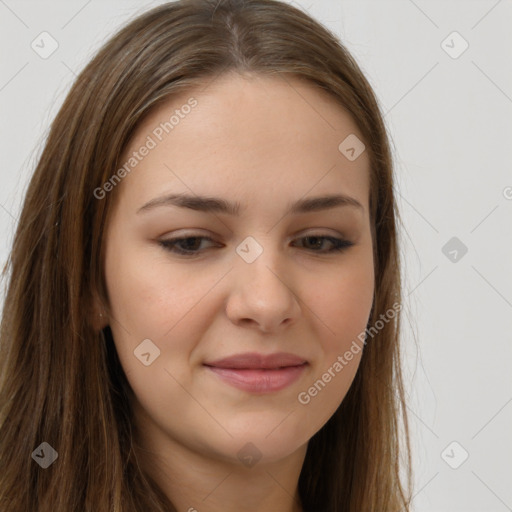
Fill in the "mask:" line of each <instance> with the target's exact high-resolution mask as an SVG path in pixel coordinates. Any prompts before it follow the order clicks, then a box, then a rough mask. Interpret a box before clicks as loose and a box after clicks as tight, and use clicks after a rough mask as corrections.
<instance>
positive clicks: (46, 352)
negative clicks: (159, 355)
mask: <svg viewBox="0 0 512 512" xmlns="http://www.w3.org/2000/svg"><path fill="white" fill-rule="evenodd" d="M227 71H235V72H245V71H248V72H251V73H260V74H266V75H271V74H279V76H281V77H286V76H289V77H300V78H302V79H306V80H308V81H309V82H310V83H313V84H315V85H316V86H318V87H319V88H321V89H322V90H324V91H327V92H328V93H329V94H330V95H332V97H333V98H334V99H335V100H336V101H338V102H339V104H340V105H342V106H343V107H345V108H346V109H348V111H349V112H350V113H351V114H352V116H353V118H354V120H355V122H356V123H357V125H358V127H359V129H360V130H361V133H362V135H363V137H364V142H365V145H366V149H367V151H368V154H369V157H370V163H371V179H370V184H371V185H370V210H371V211H370V216H371V223H372V237H373V247H374V261H375V296H374V303H373V308H372V312H371V315H370V319H369V322H368V326H372V325H374V324H375V322H376V321H377V320H378V319H379V318H381V316H380V315H382V314H383V313H385V312H386V311H388V310H390V308H392V307H393V304H396V303H400V300H401V281H400V271H399V269H400V261H399V252H398V247H397V226H398V221H399V218H398V214H397V209H396V203H395V199H394V195H393V171H392V158H391V154H390V149H389V142H388V138H387V134H386V130H385V126H384V123H383V119H382V115H381V113H380V110H379V106H378V103H377V101H376V99H375V96H374V93H373V92H372V89H371V87H370V85H369V83H368V82H367V80H366V79H365V77H364V75H363V74H362V72H361V70H360V68H359V67H358V65H357V64H356V62H355V61H354V60H353V58H352V57H351V56H350V55H349V53H348V52H347V50H346V49H345V48H344V47H343V46H342V44H341V43H340V42H339V40H338V39H337V38H336V37H335V36H334V35H333V34H332V33H330V32H329V31H328V30H327V29H325V28H324V27H323V26H321V25H320V24H319V23H317V22H316V21H314V20H313V19H311V18H310V17H309V16H308V15H307V14H305V13H304V12H302V11H301V10H299V9H296V8H294V7H292V6H289V5H287V4H284V3H281V2H278V1H275V0H226V1H223V0H221V1H219V0H181V1H177V2H172V3H167V4H164V5H161V6H159V7H157V8H154V9H152V10H150V11H148V12H147V13H145V14H143V15H141V16H139V17H138V18H136V19H135V20H133V21H132V22H130V23H129V24H128V25H127V26H125V27H124V28H123V29H122V30H120V31H119V32H118V33H117V34H116V35H115V36H114V37H113V38H112V39H110V40H109V41H108V42H107V43H106V44H105V45H104V47H103V48H102V49H101V50H100V51H99V52H98V54H97V55H96V56H95V58H94V59H93V60H92V61H91V62H90V63H89V64H88V65H87V67H86V68H85V69H84V70H83V71H82V73H81V74H80V75H79V76H78V78H77V80H76V82H75V83H74V85H73V87H72V89H71V91H70V92H69V94H68V96H67V97H66V99H65V101H64V104H63V105H62V107H61V109H60V111H59V113H58V115H57V116H56V119H55V120H54V122H53V125H52V128H51V131H50V134H49V136H48V138H47V141H46V144H45V147H44V150H43V152H42V155H41V157H40V159H39V162H38V165H37V167H36V169H35V172H34V175H33V177H32V179H31V181H30V185H29V188H28V190H27V193H26V197H25V201H24V205H23V208H22V212H21V216H20V218H19V223H18V226H17V231H16V233H15V238H14V242H13V247H12V251H11V254H10V257H9V259H8V262H7V265H6V267H5V269H4V277H6V278H8V285H7V292H6V298H5V304H4V310H3V316H2V324H1V332H0V336H1V337H0V347H1V357H0V509H1V510H2V512H26V511H28V510H30V511H38V512H47V511H48V512H49V511H52V512H53V511H55V510H57V511H61V510H62V511H63V510H69V511H75V510H76V511H78V510H80V511H94V512H102V511H105V512H106V511H108V512H121V511H122V512H135V511H149V510H152V511H160V512H163V511H170V510H175V508H174V506H173V505H172V504H171V503H170V501H169V500H168V498H167V497H166V496H165V494H164V493H163V491H162V490H161V489H160V488H159V487H158V485H157V484H156V483H155V481H154V480H152V479H151V478H150V477H149V475H147V474H146V473H145V472H144V471H143V470H142V468H141V466H140V465H139V460H140V459H138V457H137V445H136V443H135V442H134V439H133V436H132V430H131V429H132V426H131V425H132V413H131V409H130V399H131V396H132V395H131V393H132V391H131V389H130V386H129V385H128V382H127V380H126V376H125V375H124V372H123V370H122V368H121V365H120V363H119V359H118V358H117V354H116V351H115V348H114V345H113V341H112V333H111V331H110V329H109V328H108V327H106V328H105V329H104V330H103V331H100V332H98V330H97V329H94V328H93V326H92V322H91V311H92V307H93V306H92V304H93V298H94V297H98V298H99V300H101V301H102V302H103V303H104V304H105V305H106V307H108V297H107V293H106V287H105V281H104V275H103V258H102V256H103V255H102V247H103V245H102V240H103V235H104V232H105V225H106V222H107V219H108V213H109V209H110V208H111V207H112V200H113V198H114V196H115V194H114V193H111V194H107V195H106V197H105V198H103V199H102V200H98V199H97V198H96V197H95V195H94V190H95V189H97V188H98V187H101V186H102V185H103V184H104V183H105V182H106V181H107V180H108V179H109V178H110V177H111V176H112V175H113V173H114V172H115V171H116V170H117V169H118V168H119V166H120V165H122V162H121V155H122V154H123V151H124V150H125V148H126V147H127V144H128V143H129V141H130V138H131V137H132V136H133V134H134V132H135V130H136V128H137V126H138V125H139V123H140V122H141V120H142V118H143V117H144V116H145V115H147V114H148V112H149V111H150V109H152V108H154V107H156V106H158V105H159V104H161V102H162V101H166V100H168V99H169V98H171V97H172V95H173V94H175V93H177V92H178V91H180V92H181V91H182V90H184V89H186V88H189V87H192V86H194V85H197V84H198V83H200V82H204V81H205V80H206V79H213V78H214V77H215V76H218V75H220V74H221V73H224V72H227ZM399 329H400V314H399V312H398V313H397V315H396V316H395V318H394V320H393V321H390V322H387V323H386V324H385V325H384V326H383V328H382V329H380V330H379V332H378V334H376V335H375V336H374V337H372V339H371V340H369V341H368V344H367V346H366V348H365V350H364V352H363V356H362V359H361V363H360V366H359V368H358V371H357V374H356V376H355V379H354V382H353V384H352V386H351V387H350V389H349V392H348V394H347V395H346V397H345V399H344V400H343V402H342V404H341V405H340V407H339V408H338V410H337V411H336V412H335V414H334V415H333V416H332V417H331V418H330V419H329V421H328V422H327V423H326V424H325V425H324V427H323V428H322V429H321V430H320V431H319V432H317V434H315V435H314V436H313V438H312V439H311V440H310V442H309V444H308V449H307V454H306V458H305V462H304V465H303V468H302V472H301V474H300V479H299V494H300V498H301V501H302V505H303V507H304V510H315V511H326V512H341V511H344V512H368V511H374V512H384V511H396V512H398V511H399V510H408V508H409V503H410V495H411V490H410V487H411V464H410V447H409V437H408V428H407V416H406V414H405V412H406V411H405V397H404V389H403V384H402V376H401V375H402V374H401V363H400V350H399ZM400 433H403V434H404V435H403V436H402V435H401V434H400ZM43 442H46V443H48V444H49V445H50V446H51V447H53V448H54V449H55V450H56V451H57V452H58V459H57V461H56V462H55V463H54V464H52V465H51V466H50V467H49V468H47V469H43V468H42V467H40V465H38V464H36V463H35V458H34V457H33V452H34V450H36V448H39V447H40V445H41V443H43ZM45 447H46V445H44V446H43V448H45ZM46 448H47V447H46ZM39 449H40V448H39ZM404 470H405V473H404V474H405V475H406V476H407V486H406V485H404V484H403V483H402V481H401V478H400V474H399V473H401V472H402V471H404Z"/></svg>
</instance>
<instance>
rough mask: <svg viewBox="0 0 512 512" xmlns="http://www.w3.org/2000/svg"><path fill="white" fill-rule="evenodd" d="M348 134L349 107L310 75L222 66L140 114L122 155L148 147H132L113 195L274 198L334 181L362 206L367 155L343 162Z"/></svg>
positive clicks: (323, 188) (354, 131) (322, 188)
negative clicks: (227, 70)
mask: <svg viewBox="0 0 512 512" xmlns="http://www.w3.org/2000/svg"><path fill="white" fill-rule="evenodd" d="M354 135H355V136H356V137H358V138H359V139H362V135H361V134H360V131H359V129H358V127H357V124H356V123H355V121H354V119H353V118H352V116H351V115H350V114H349V112H348V111H347V110H346V109H345V108H343V107H342V106H341V105H339V104H338V103H337V102H336V101H335V100H334V99H333V98H332V97H331V96H330V95H329V94H327V93H326V92H325V91H322V90H321V89H319V88H318V87H316V86H315V85H314V84H311V83H309V82H307V81H305V80H301V79H298V78H295V77H293V78H292V77H290V76H287V77H282V76H271V77H270V76H261V75H244V76H241V75H239V74H236V73H229V74H225V75H222V76H219V77H216V78H215V79H213V80H212V79H210V80H205V81H204V83H202V84H200V85H197V86H195V87H194V88H191V89H189V90H187V91H181V92H180V93H179V94H177V95H174V96H173V97H172V98H170V99H169V100H167V101H166V102H164V103H162V104H161V105H159V106H158V107H157V108H155V109H154V110H153V111H152V112H151V113H150V114H149V115H147V116H146V117H145V118H144V120H143V122H142V123H141V124H140V125H139V127H138V129H137V131H136V133H135V136H134V137H133V139H132V140H131V142H130V144H129V146H128V148H127V150H126V151H125V153H124V155H123V157H122V161H123V163H126V162H128V161H129V159H130V158H133V153H134V152H139V151H138V150H139V149H141V148H143V147H144V146H147V147H150V149H149V150H148V151H144V153H145V155H144V156H143V157H141V156H140V155H138V158H139V159H138V160H137V163H136V166H135V167H133V171H131V172H130V173H129V175H128V176H127V177H126V178H125V179H124V180H123V183H122V184H121V185H122V187H123V188H125V189H126V191H125V192H124V193H123V194H124V195H125V196H126V197H127V198H129V199H130V200H134V201H135V200H139V202H140V201H141V200H143V199H144V198H145V199H150V198H151V196H152V195H154V194H156V193H160V192H164V191H165V192H166V191H170V190H172V191H177V192H187V193H197V194H210V195H217V196H218V195H223V191H225V193H224V195H226V193H231V194H235V195H237V197H241V198H243V197H246V198H249V197H250V196H253V195H254V194H259V195H260V197H261V194H262V193H263V194H265V193H266V194H267V195H269V196H270V195H273V194H277V195H276V196H275V198H276V199H278V198H279V197H282V194H283V192H287V193H290V194H291V195H292V196H303V195H305V194H307V193H308V190H311V192H312V193H317V192H318V193H321V192H333V188H336V189H337V190H338V191H339V192H343V193H348V194H351V195H355V196H358V199H359V200H360V201H361V202H362V203H365V204H366V206H365V208H367V196H368V187H369V158H368V155H367V154H366V152H363V153H362V154H361V155H360V156H359V157H358V158H357V159H356V160H354V161H350V160H349V159H347V158H346V156H345V155H344V154H343V153H342V152H341V151H340V149H339V146H340V143H342V141H344V140H345V139H347V137H353V136H354ZM132 163H135V162H132ZM283 200H284V201H287V198H283Z"/></svg>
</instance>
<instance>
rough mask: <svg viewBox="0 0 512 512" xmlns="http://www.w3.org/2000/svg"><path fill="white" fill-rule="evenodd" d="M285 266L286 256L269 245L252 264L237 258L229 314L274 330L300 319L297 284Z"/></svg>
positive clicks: (239, 322) (245, 323)
mask: <svg viewBox="0 0 512 512" xmlns="http://www.w3.org/2000/svg"><path fill="white" fill-rule="evenodd" d="M283 267H284V261H283V257H282V256H279V255H278V254H277V251H271V250H270V249H269V248H266V249H265V250H264V251H263V253H262V254H261V255H260V256H259V257H258V258H257V259H256V260H255V261H253V262H252V263H247V262H246V261H244V260H243V259H241V258H237V260H236V262H235V268H234V269H233V271H232V272H230V274H229V275H230V280H231V281H230V293H229V297H228V301H227V305H226V314H227V316H228V317H229V319H230V320H231V321H232V322H233V323H234V324H236V325H239V326H253V327H254V328H255V329H258V330H259V331H262V332H265V333H272V332H278V331H279V330H280V329H283V328H285V327H286V326H289V325H291V324H293V323H295V322H296V321H297V318H298V317H299V315H300V313H301V306H300V300H299V297H298V296H297V294H296V292H295V290H294V286H295V285H296V283H294V282H293V277H292V276H291V272H289V271H285V270H284V269H283Z"/></svg>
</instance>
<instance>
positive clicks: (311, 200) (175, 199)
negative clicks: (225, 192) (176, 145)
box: [137, 194, 364, 216]
mask: <svg viewBox="0 0 512 512" xmlns="http://www.w3.org/2000/svg"><path fill="white" fill-rule="evenodd" d="M158 206H178V207H180V208H189V209H190V210H196V211H200V212H206V213H225V214H228V215H235V216H237V215H239V214H240V206H241V205H240V203H239V202H235V203H232V202H229V201H226V200H225V199H221V198H218V197H212V196H190V195H187V194H169V195H165V196H162V197H157V198H155V199H152V200H151V201H148V202H147V203H146V204H144V205H143V206H141V207H140V208H139V209H138V210H137V213H142V212H147V211H149V210H152V209H154V208H156V207H158ZM340 206H352V207H355V208H358V209H360V210H361V211H364V207H363V205H362V204H361V203H360V202H359V201H358V200H357V199H355V198H353V197H350V196H347V195H344V194H335V195H325V196H319V197H307V198H305V199H299V200H298V201H296V202H294V203H292V204H291V205H290V206H289V208H288V211H287V213H291V214H299V213H309V212H317V211H320V210H327V209H330V208H337V207H340Z"/></svg>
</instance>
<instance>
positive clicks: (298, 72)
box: [0, 0, 410, 512]
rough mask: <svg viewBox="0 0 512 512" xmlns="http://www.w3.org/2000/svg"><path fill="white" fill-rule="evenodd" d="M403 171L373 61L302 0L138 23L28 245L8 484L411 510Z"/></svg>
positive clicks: (215, 6) (17, 286)
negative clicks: (404, 374)
mask: <svg viewBox="0 0 512 512" xmlns="http://www.w3.org/2000/svg"><path fill="white" fill-rule="evenodd" d="M392 187H393V180H392V162H391V156H390V151H389V146H388V140H387V136H386V132H385V128H384V125H383V121H382V117H381V114H380V112H379V108H378V105H377V103H376V100H375V97H374V94H373V92H372V90H371V88H370V86H369V85H368V82H367V81H366V79H365V78H364V76H363V74H362V73H361V71H360V69H359V68H358V66H357V64H356V63H355V62H354V60H353V59H352V58H351V57H350V55H349V54H348V53H347V51H346V50H345V49H344V48H343V46H342V45H341V44H340V43H339V41H337V40H336V38H335V37H334V36H333V35H332V34H330V33H329V32H328V31H327V30H326V29H325V28H323V27H322V26H320V25H319V24H318V23H317V22H315V21H314V20H313V19H311V18H310V17H308V16H307V15H306V14H304V13H303V12H301V11H299V10H297V9H295V8H293V7H291V6H287V5H286V4H283V3H280V2H277V1H274V0H245V1H244V0H227V1H221V2H218V1H217V0H215V1H209V0H188V1H187V0H182V1H178V2H173V3H168V4H164V5H162V6H160V7H157V8H155V9H153V10H151V11H149V12H147V13H145V14H143V15H142V16H140V17H139V18H137V19H135V20H134V21H132V22H131V23H130V24H128V25H127V26H126V27H125V28H123V29H122V30H121V31H120V32H119V33H118V34H116V35H115V36H114V37H113V38H112V39H111V40H110V41H108V42H107V43H106V44H105V46H104V47H103V48H102V49H101V50H100V52H99V53H98V55H97V56H96V57H95V58H94V59H93V60H92V62H91V63H90V64H89V65H88V66H87V67H86V68H85V70H84V71H83V72H82V73H81V74H80V76H79V77H78V79H77V81H76V83H75V84H74V86H73V88H72V90H71V91H70V93H69V94H68V96H67V98H66V100H65V101H64V104H63V106H62V108H61V109H60V112H59V113H58V115H57V117H56V119H55V121H54V123H53V126H52V129H51V133H50V135H49V137H48V140H47V141H46V145H45V149H44V152H43V154H42V156H41V158H40V161H39V164H38V166H37V168H36V170H35V173H34V176H33V178H32V180H31V182H30V186H29V189H28V191H27V195H26V198H25V203H24V206H23V210H22V214H21V216H20V221H19V226H18V229H17V232H16V235H15V239H14V244H13V249H12V253H11V256H10V259H9V262H8V268H7V270H8V271H9V283H8V289H7V295H6V300H5V306H4V312H3V318H2V331H1V345H2V352H3V354H4V355H3V357H2V360H1V363H0V364H1V379H2V380H1V383H0V385H1V388H0V396H1V417H0V419H1V423H0V504H1V510H2V511H5V512H11V511H12V512H14V511H21V510H23V511H26V510H34V511H36V510H37V511H39V512H43V511H49V510H52V511H53V510H81V511H82V510H94V511H103V510H105V511H107V510H108V511H123V512H129V511H143V510H144V511H147V510H152V511H157V510H158V511H169V510H179V511H181V510H183V511H186V510H188V511H194V510H196V511H198V512H203V511H212V512H213V511H220V510H223V511H229V510H246V511H276V512H277V511H279V512H297V511H329V512H334V511H338V512H340V511H343V512H347V511H350V512H352V511H353V512H356V511H357V512H360V511H375V512H381V511H398V510H407V509H408V505H409V502H410V489H409V490H405V487H404V486H403V485H402V483H401V481H400V476H399V472H400V471H401V467H400V461H402V460H405V466H404V467H405V469H406V474H407V475H408V476H409V481H410V468H409V466H410V462H409V442H408V438H407V418H406V415H405V402H404V392H403V386H402V381H401V370H400V352H399V311H400V309H401V305H400V274H399V258H398V249H397V238H396V229H397V222H398V218H397V212H396V207H395V202H394V197H393V188H392ZM198 241H199V242H200V243H199V244H197V243H196V242H198ZM205 242H206V245H205ZM400 426H403V427H404V433H405V437H404V439H403V443H402V442H401V440H400V437H399V432H400V430H399V429H400ZM402 444H403V445H404V446H402ZM402 469H403V468H402ZM409 481H408V483H409Z"/></svg>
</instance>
